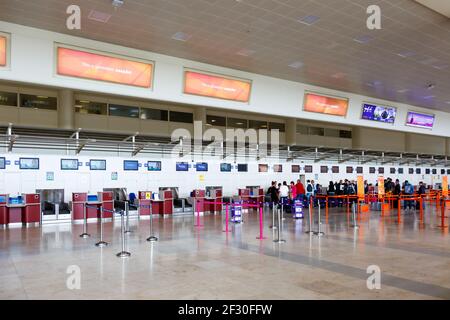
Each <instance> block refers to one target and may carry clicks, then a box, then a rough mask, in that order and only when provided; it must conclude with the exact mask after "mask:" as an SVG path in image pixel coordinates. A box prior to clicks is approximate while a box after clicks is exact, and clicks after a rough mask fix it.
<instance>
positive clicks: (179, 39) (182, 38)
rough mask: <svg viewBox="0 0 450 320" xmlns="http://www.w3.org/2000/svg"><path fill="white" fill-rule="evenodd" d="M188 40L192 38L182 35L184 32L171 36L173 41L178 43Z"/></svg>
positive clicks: (185, 34) (188, 35)
mask: <svg viewBox="0 0 450 320" xmlns="http://www.w3.org/2000/svg"><path fill="white" fill-rule="evenodd" d="M190 38H192V36H191V35H190V34H187V33H184V32H181V31H179V32H177V33H175V34H174V35H173V36H172V39H173V40H178V41H188V40H189V39H190Z"/></svg>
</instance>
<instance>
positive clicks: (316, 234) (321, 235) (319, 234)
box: [313, 232, 325, 237]
mask: <svg viewBox="0 0 450 320" xmlns="http://www.w3.org/2000/svg"><path fill="white" fill-rule="evenodd" d="M313 234H314V235H315V236H318V237H323V236H324V235H325V233H324V232H314V233H313Z"/></svg>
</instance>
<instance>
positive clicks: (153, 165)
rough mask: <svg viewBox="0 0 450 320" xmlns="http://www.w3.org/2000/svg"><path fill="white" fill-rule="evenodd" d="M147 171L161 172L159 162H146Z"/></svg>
mask: <svg viewBox="0 0 450 320" xmlns="http://www.w3.org/2000/svg"><path fill="white" fill-rule="evenodd" d="M147 171H161V161H148V162H147Z"/></svg>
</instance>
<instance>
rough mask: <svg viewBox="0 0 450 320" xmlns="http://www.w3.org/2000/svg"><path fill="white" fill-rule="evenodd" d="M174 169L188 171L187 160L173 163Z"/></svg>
mask: <svg viewBox="0 0 450 320" xmlns="http://www.w3.org/2000/svg"><path fill="white" fill-rule="evenodd" d="M175 169H176V171H188V170H189V164H188V163H187V162H177V163H176V165H175Z"/></svg>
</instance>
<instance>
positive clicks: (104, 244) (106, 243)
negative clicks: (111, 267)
mask: <svg viewBox="0 0 450 320" xmlns="http://www.w3.org/2000/svg"><path fill="white" fill-rule="evenodd" d="M95 245H96V246H97V247H100V248H101V247H106V246H107V245H108V242H106V241H103V206H102V207H100V241H99V242H97V243H96V244H95Z"/></svg>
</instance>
